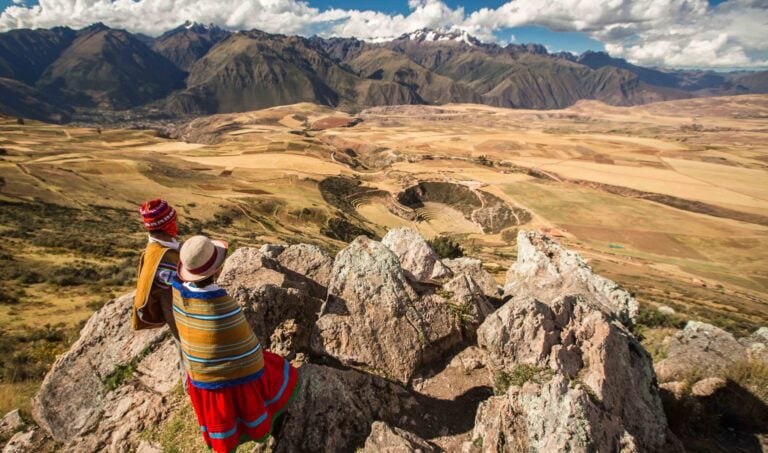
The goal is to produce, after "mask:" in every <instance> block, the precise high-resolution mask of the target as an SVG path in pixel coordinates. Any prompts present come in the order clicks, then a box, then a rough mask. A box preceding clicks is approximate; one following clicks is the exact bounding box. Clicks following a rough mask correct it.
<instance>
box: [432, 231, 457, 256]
mask: <svg viewBox="0 0 768 453" xmlns="http://www.w3.org/2000/svg"><path fill="white" fill-rule="evenodd" d="M427 242H428V243H429V246H430V247H432V249H433V250H434V251H435V252H436V253H437V254H438V255H439V256H440V258H448V259H452V258H460V257H462V256H464V249H463V248H462V247H461V245H459V244H458V242H454V241H452V240H451V238H449V237H447V236H436V237H434V238H432V239H430V240H428V241H427Z"/></svg>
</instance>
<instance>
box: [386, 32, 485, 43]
mask: <svg viewBox="0 0 768 453" xmlns="http://www.w3.org/2000/svg"><path fill="white" fill-rule="evenodd" d="M397 39H398V40H409V41H418V42H437V41H454V42H462V43H464V44H467V45H470V46H479V45H480V44H482V43H481V42H480V40H479V39H477V38H475V37H474V36H472V35H470V34H469V33H467V31H466V30H460V29H458V28H454V29H451V30H448V29H444V28H438V29H433V28H422V29H420V30H416V31H413V32H411V33H405V34H403V35H401V36H400V37H399V38H397Z"/></svg>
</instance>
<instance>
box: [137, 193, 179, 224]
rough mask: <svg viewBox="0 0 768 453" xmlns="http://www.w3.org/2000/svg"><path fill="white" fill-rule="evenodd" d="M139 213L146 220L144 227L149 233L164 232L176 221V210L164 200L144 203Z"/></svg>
mask: <svg viewBox="0 0 768 453" xmlns="http://www.w3.org/2000/svg"><path fill="white" fill-rule="evenodd" d="M139 213H140V214H141V216H142V217H143V218H144V226H145V227H146V228H147V229H148V230H149V231H156V230H164V229H165V228H166V227H167V226H168V225H169V224H171V223H173V222H175V221H176V210H175V209H173V207H172V206H171V205H169V204H168V202H167V201H165V200H163V199H162V198H157V199H155V200H151V201H148V202H146V203H144V204H143V205H141V208H139Z"/></svg>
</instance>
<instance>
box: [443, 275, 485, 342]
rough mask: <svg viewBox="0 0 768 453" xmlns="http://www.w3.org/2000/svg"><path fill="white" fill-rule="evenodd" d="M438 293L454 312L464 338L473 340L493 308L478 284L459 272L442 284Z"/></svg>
mask: <svg viewBox="0 0 768 453" xmlns="http://www.w3.org/2000/svg"><path fill="white" fill-rule="evenodd" d="M438 295H440V296H442V297H444V298H445V303H447V304H448V306H449V307H450V309H451V311H453V312H454V316H455V317H456V320H457V321H458V322H459V324H460V326H461V331H462V335H463V336H464V338H465V339H466V340H468V341H474V340H475V332H476V331H477V328H478V327H480V324H481V323H482V322H483V321H484V320H485V318H486V317H487V316H488V315H490V314H491V313H493V310H494V308H493V305H491V303H490V302H488V298H487V297H486V296H485V294H484V293H483V289H482V288H481V287H480V285H478V284H477V283H476V282H475V280H474V279H472V277H470V276H469V275H466V274H459V275H457V276H455V277H453V278H452V279H451V280H450V281H448V282H447V283H446V284H445V285H443V286H442V288H441V289H440V290H439V291H438Z"/></svg>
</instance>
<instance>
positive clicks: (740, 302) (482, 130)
mask: <svg viewBox="0 0 768 453" xmlns="http://www.w3.org/2000/svg"><path fill="white" fill-rule="evenodd" d="M155 197H164V198H166V199H168V200H169V201H170V202H171V203H172V204H173V205H174V206H176V207H177V209H178V211H179V215H180V220H181V224H182V233H183V235H190V234H195V233H198V232H204V233H206V234H210V235H214V236H219V237H224V238H226V239H228V240H229V241H230V242H232V243H234V244H236V245H237V246H246V245H252V246H260V245H261V244H264V243H266V242H283V243H296V242H307V243H313V244H317V245H319V246H321V247H323V248H325V249H327V250H329V251H335V250H338V249H340V248H342V247H343V246H344V244H345V242H347V241H349V240H351V239H353V238H354V237H355V236H357V235H359V234H366V235H369V236H372V237H380V236H382V235H383V234H385V233H386V231H387V229H388V228H392V227H398V226H409V227H413V228H416V229H418V230H419V231H420V232H421V233H422V234H423V235H424V236H425V237H427V238H434V237H437V236H448V237H450V238H451V239H452V240H454V241H456V242H458V243H459V244H460V245H461V246H462V248H463V249H464V252H465V254H467V255H470V256H475V257H478V258H480V259H482V260H483V262H484V264H485V266H486V267H487V269H488V270H489V271H490V272H492V273H493V274H494V275H496V276H497V278H498V281H499V282H500V283H501V282H503V276H504V273H505V271H506V270H507V268H508V267H509V266H510V264H511V263H512V262H513V261H514V259H515V256H516V247H515V242H514V238H515V234H516V232H517V231H518V230H519V229H535V230H540V231H542V232H545V233H547V234H551V235H552V236H554V237H556V238H557V239H558V240H559V241H560V242H562V243H563V244H564V245H565V246H567V247H570V248H573V249H575V250H578V251H579V252H581V253H582V254H583V255H584V256H585V257H586V258H587V259H588V260H589V261H590V263H591V265H592V266H593V267H594V268H595V269H596V270H597V271H598V272H600V273H601V274H603V275H605V276H607V277H608V278H611V279H614V280H616V281H618V282H619V283H621V284H622V285H624V286H626V287H627V288H629V289H630V290H631V291H633V292H634V293H635V294H636V295H637V297H638V299H639V300H640V302H641V304H642V305H643V306H644V307H645V308H646V309H653V308H655V307H657V306H659V305H667V306H669V307H672V308H674V309H675V310H676V311H677V312H678V314H679V316H680V317H681V318H683V319H699V320H703V321H707V322H711V323H714V324H716V325H719V326H722V327H724V328H726V329H728V330H730V331H732V332H734V333H737V334H743V333H746V332H748V331H752V330H754V329H755V328H756V327H758V326H764V325H768V96H757V95H754V96H753V95H750V96H739V97H722V98H706V99H694V100H684V101H671V102H662V103H656V104H649V105H644V106H636V107H610V106H606V105H604V104H601V103H598V102H594V101H582V102H580V103H578V104H576V105H575V106H573V107H570V108H568V109H565V110H549V111H533V110H510V109H500V108H493V107H487V106H478V105H446V106H440V107H437V106H389V107H378V108H373V109H369V110H365V111H362V112H359V113H358V114H357V115H350V114H348V113H343V112H338V111H334V110H332V109H330V108H328V107H321V106H316V105H313V104H296V105H292V106H283V107H276V108H271V109H266V110H262V111H256V112H247V113H240V114H224V115H215V116H210V117H203V118H198V119H196V120H194V121H191V122H190V123H187V124H180V125H176V126H174V127H170V128H165V129H163V130H158V131H155V130H146V129H144V130H133V129H101V128H97V127H85V126H53V125H48V124H43V123H39V122H34V121H25V122H24V124H19V123H18V122H17V120H16V119H15V118H3V119H0V232H2V234H3V237H4V239H5V240H4V241H3V242H2V243H0V256H1V257H2V268H1V269H0V270H2V277H0V333H2V334H3V335H2V337H3V338H4V340H3V343H2V344H0V348H2V350H3V353H4V354H3V356H4V357H5V358H4V359H3V360H4V362H3V363H2V368H0V377H1V378H2V382H3V383H2V384H0V385H2V386H3V387H2V388H0V405H2V403H3V401H5V400H7V399H9V398H10V396H9V397H8V398H5V397H3V396H2V395H4V394H7V395H14V394H18V392H30V390H29V389H34V382H35V381H36V380H37V379H40V377H41V376H42V373H44V370H45V367H46V366H47V364H50V363H51V361H52V360H53V359H54V358H55V356H56V354H58V353H60V352H61V351H63V350H64V349H65V347H66V345H67V344H69V343H70V342H71V341H73V340H74V339H75V338H76V337H77V332H78V329H79V327H80V326H81V325H82V323H83V322H84V321H85V320H86V319H87V318H88V317H89V316H90V314H91V313H92V312H93V311H94V310H96V309H98V307H100V306H101V305H102V304H103V303H104V302H105V301H106V300H108V299H109V298H110V297H113V296H115V295H118V294H122V293H125V292H127V291H129V290H130V289H131V287H132V285H133V283H134V282H133V279H134V277H135V265H136V259H137V257H138V253H139V251H140V249H141V248H142V247H143V243H144V233H143V232H142V229H141V224H140V219H139V216H138V213H137V207H138V205H139V204H140V203H141V202H142V201H144V200H147V199H150V198H155ZM9 386H16V387H9ZM14 389H16V390H18V392H14ZM12 404H15V405H18V402H16V401H13V402H8V405H9V406H10V405H12ZM4 409H5V407H0V411H3V410H4Z"/></svg>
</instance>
